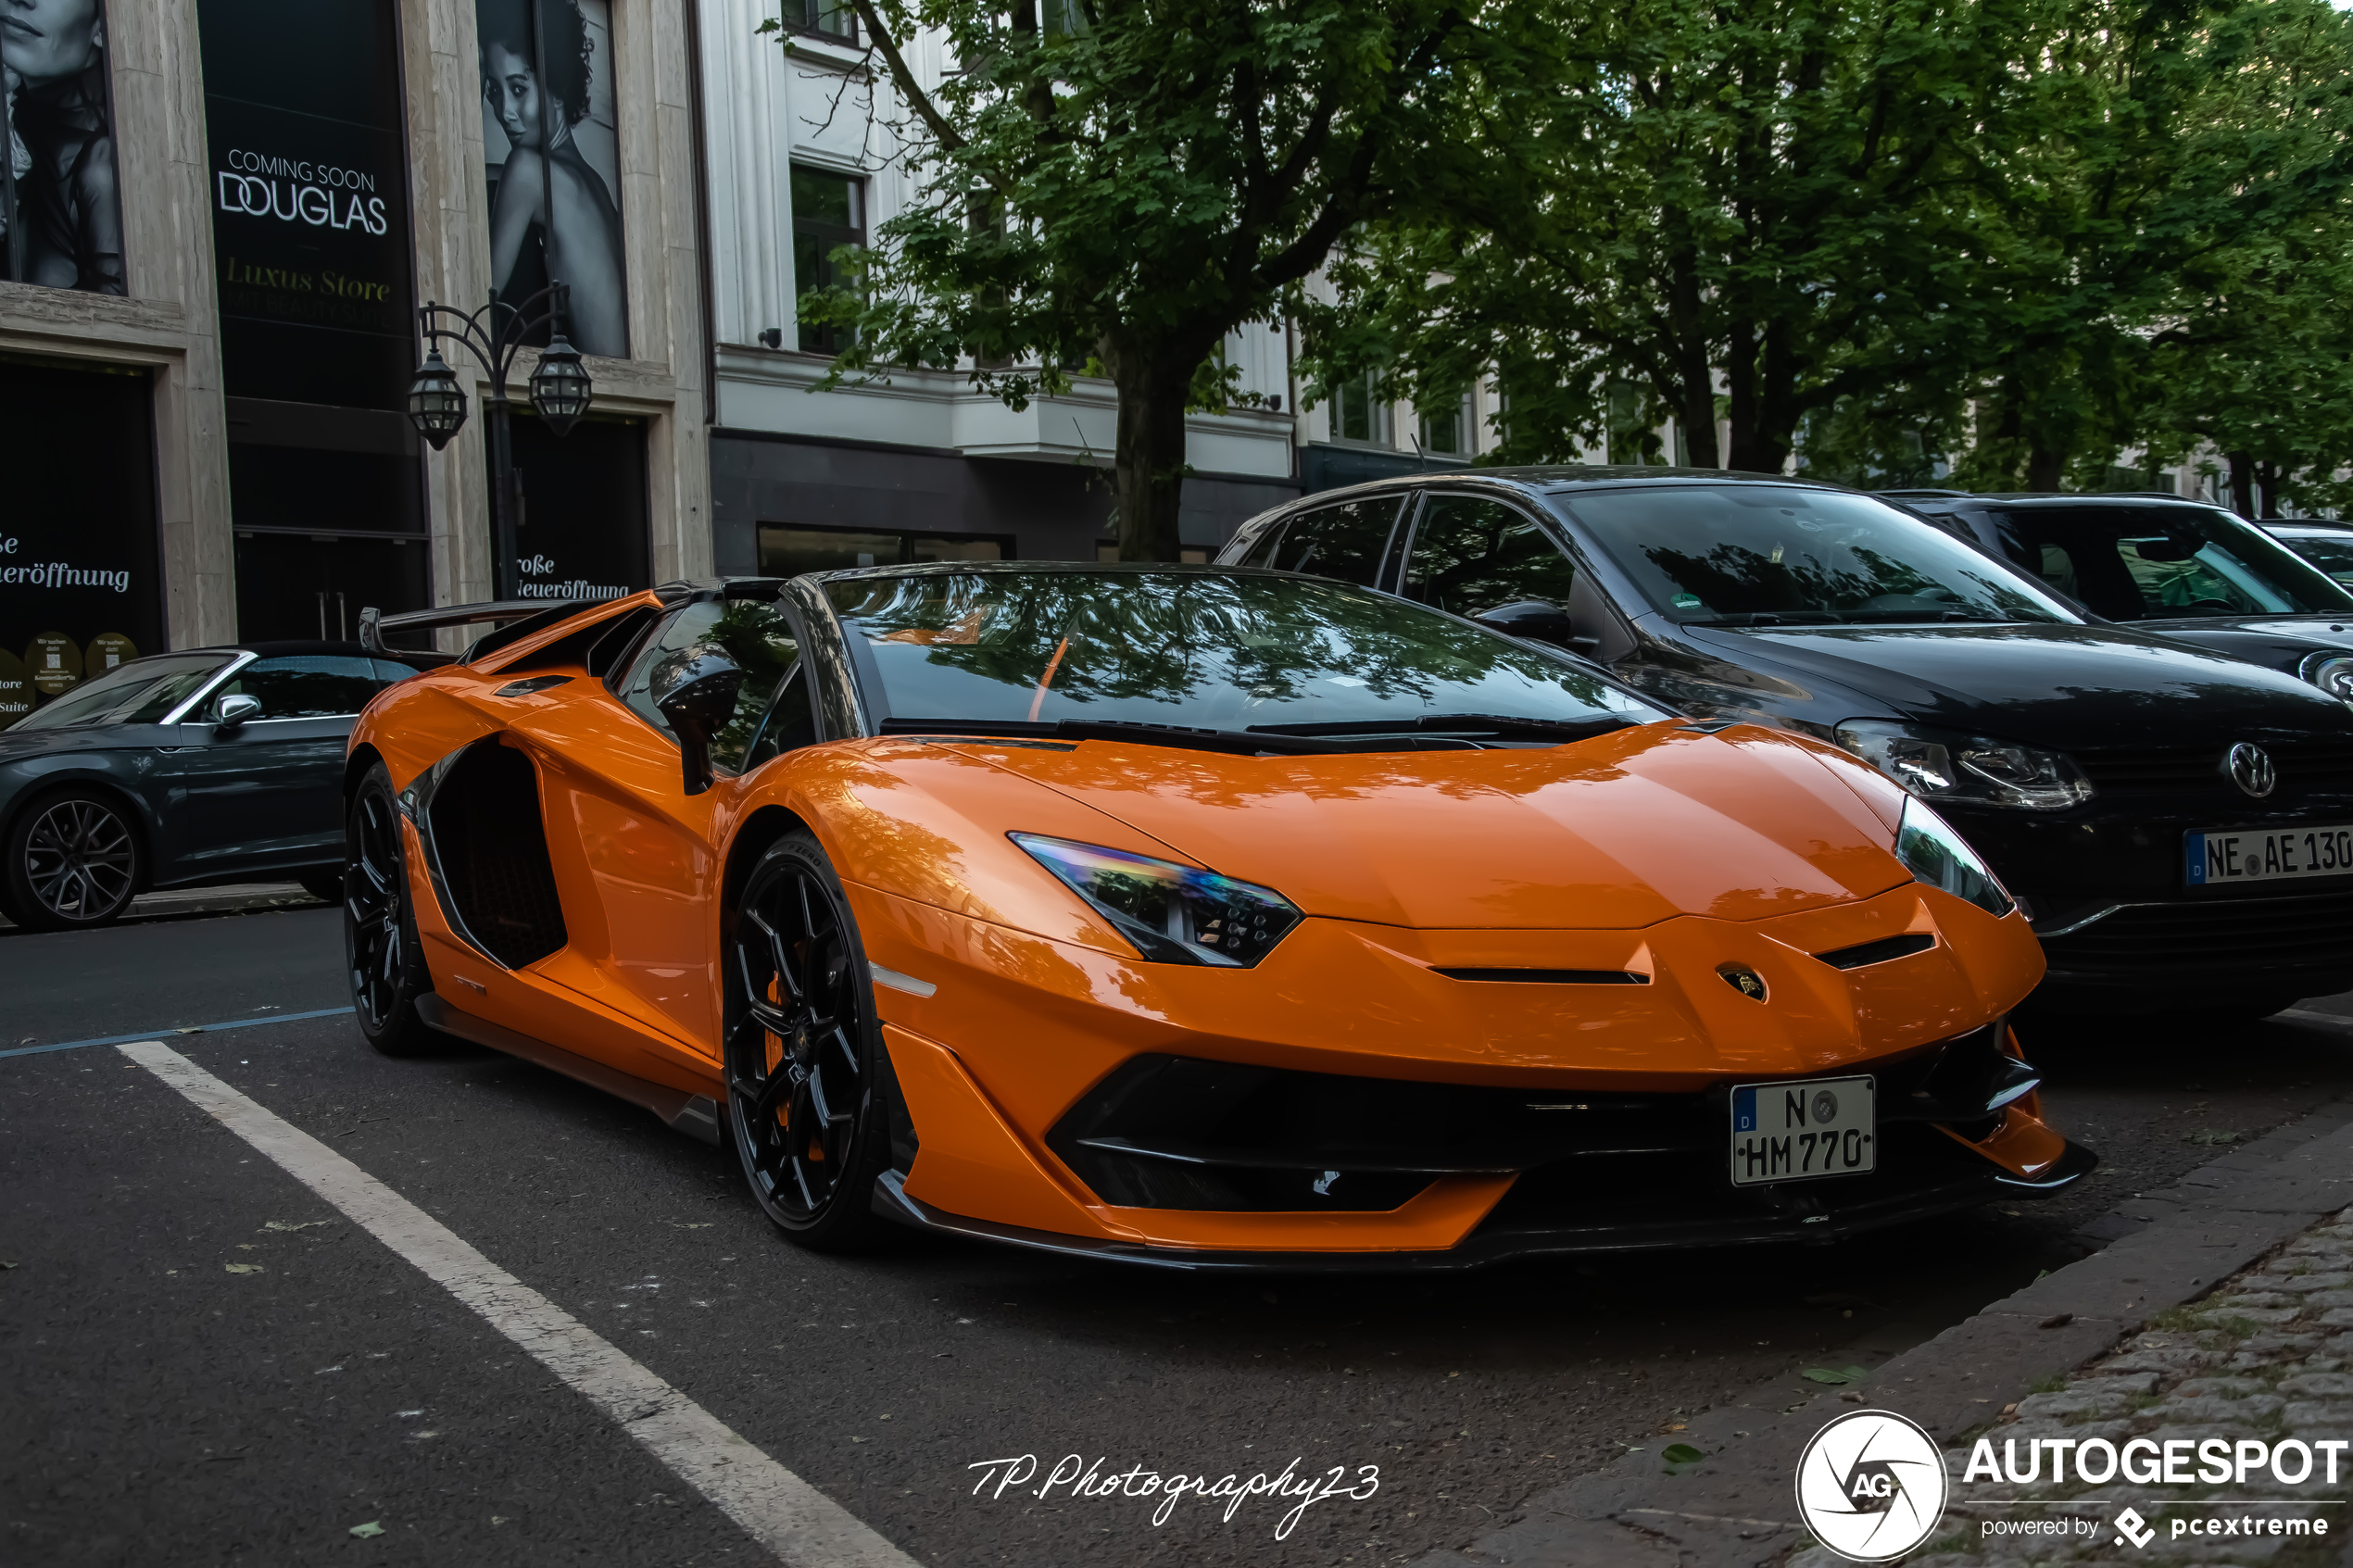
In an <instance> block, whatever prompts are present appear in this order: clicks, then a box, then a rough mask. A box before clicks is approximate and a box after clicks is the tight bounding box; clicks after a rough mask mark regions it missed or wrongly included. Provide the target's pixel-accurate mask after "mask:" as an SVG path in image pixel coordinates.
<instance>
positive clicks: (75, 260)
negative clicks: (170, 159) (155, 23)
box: [0, 0, 129, 294]
mask: <svg viewBox="0 0 2353 1568" xmlns="http://www.w3.org/2000/svg"><path fill="white" fill-rule="evenodd" d="M0 87H5V89H6V106H7V128H8V147H7V170H6V171H7V178H6V180H5V181H0V230H4V231H5V233H0V276H5V277H6V278H8V279H9V280H11V281H13V282H20V283H41V284H44V285H46V286H48V287H50V288H59V289H82V290H85V291H87V292H89V293H92V294H126V293H128V292H129V287H128V284H127V283H126V282H125V279H124V275H123V263H122V205H121V202H120V199H119V197H118V194H117V184H116V175H115V145H114V117H113V115H112V114H111V113H110V112H109V106H110V99H109V96H108V84H107V16H106V10H105V8H104V6H101V4H100V3H99V0H0Z"/></svg>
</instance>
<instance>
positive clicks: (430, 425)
mask: <svg viewBox="0 0 2353 1568" xmlns="http://www.w3.org/2000/svg"><path fill="white" fill-rule="evenodd" d="M465 422H466V389H465V388H464V387H462V386H459V384H458V372H457V371H455V370H451V369H450V368H449V365H448V362H447V361H446V360H445V359H443V358H442V357H441V350H440V349H439V348H437V347H436V348H428V349H426V350H425V362H424V364H423V366H422V368H420V369H419V370H418V371H417V379H416V380H415V381H412V382H410V383H409V423H410V424H413V425H415V426H416V427H417V433H418V434H419V435H422V436H423V437H424V438H425V439H426V440H427V441H429V442H431V443H432V444H433V449H434V451H436V452H438V451H440V450H441V449H442V448H443V447H444V446H447V445H449V438H450V437H451V436H453V435H455V434H457V433H458V432H459V429H460V428H461V427H462V426H463V425H464V424H465Z"/></svg>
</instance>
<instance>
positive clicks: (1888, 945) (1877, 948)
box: [1814, 931, 1936, 969]
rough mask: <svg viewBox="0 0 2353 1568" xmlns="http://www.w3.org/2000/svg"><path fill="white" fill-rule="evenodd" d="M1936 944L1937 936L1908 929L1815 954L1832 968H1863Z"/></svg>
mask: <svg viewBox="0 0 2353 1568" xmlns="http://www.w3.org/2000/svg"><path fill="white" fill-rule="evenodd" d="M1935 946H1936V938H1935V937H1933V936H1931V935H1928V934H1927V933H1925V932H1919V931H1907V932H1906V933H1905V934H1904V935H1901V936H1885V937H1881V939H1880V940H1879V941H1877V942H1865V943H1862V944H1860V945H1859V946H1856V947H1837V948H1833V949H1831V951H1830V952H1827V953H1817V954H1815V955H1814V956H1815V957H1816V958H1818V959H1819V960H1822V961H1823V962H1824V963H1826V964H1828V965H1830V966H1831V968H1832V969H1861V968H1862V967H1863V966H1864V965H1865V964H1874V963H1886V962H1888V961H1890V960H1894V959H1908V958H1910V957H1911V956H1912V955H1913V954H1914V953H1925V952H1927V951H1928V950H1929V949H1930V948H1931V947H1935Z"/></svg>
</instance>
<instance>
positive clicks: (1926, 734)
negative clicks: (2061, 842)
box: [1835, 660, 2353, 811]
mask: <svg viewBox="0 0 2353 1568" xmlns="http://www.w3.org/2000/svg"><path fill="white" fill-rule="evenodd" d="M2347 662H2349V663H2353V660H2348V661H2347ZM1835 734H1836V735H1837V738H1838V744H1839V745H1841V746H1844V747H1845V748H1846V749H1847V750H1849V751H1851V752H1853V753H1854V754H1855V755H1856V756H1857V757H1859V758H1861V759H1863V760H1864V761H1866V762H1869V764H1870V765H1871V766H1872V767H1874V768H1877V769H1878V770H1879V771H1881V772H1882V773H1885V774H1886V775H1887V776H1888V777H1889V778H1891V779H1894V781H1895V782H1896V783H1897V784H1902V785H1903V786H1904V787H1905V789H1906V790H1908V791H1909V792H1910V793H1912V794H1914V795H1918V796H1922V797H1926V798H1928V799H1931V800H1956V801H1960V802H1963V803H1965V804H1967V805H1970V806H2007V807H2009V808H2011V809H2014V810H2020V811H2064V810H2066V809H2068V808H2069V807H2070V806H2075V805H2080V804H2081V803H2082V802H2083V801H2086V800H2089V799H2091V798H2092V781H2091V780H2090V779H2087V778H2085V777H2084V776H2083V770H2082V769H2081V768H2079V767H2077V766H2076V765H2075V759H2073V758H2072V757H2069V756H2067V755H2065V754H2064V753H2062V752H2057V751H2044V750H2042V749H2040V748H2038V747H2035V746H2019V745H2017V744H2015V743H2013V742H2010V741H2006V740H1989V739H1987V738H1986V737H1985V736H1983V735H1965V734H1956V733H1954V732H1953V731H1950V730H1931V729H1929V728H1927V727H1925V726H1923V725H1919V724H1898V723H1894V722H1892V721H1884V720H1878V719H1856V720H1852V721H1849V722H1847V723H1843V724H1841V725H1840V726H1839V727H1838V729H1837V730H1836V732H1835Z"/></svg>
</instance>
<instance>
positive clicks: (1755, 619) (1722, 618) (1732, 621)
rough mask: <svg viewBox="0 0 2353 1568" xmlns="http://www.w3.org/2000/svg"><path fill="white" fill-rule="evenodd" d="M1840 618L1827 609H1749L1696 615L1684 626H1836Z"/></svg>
mask: <svg viewBox="0 0 2353 1568" xmlns="http://www.w3.org/2000/svg"><path fill="white" fill-rule="evenodd" d="M1840 623H1841V618H1840V616H1839V615H1838V612H1837V611H1835V610H1828V609H1751V610H1743V611H1741V612H1740V613H1739V614H1737V615H1697V616H1693V617H1692V618H1691V619H1690V620H1688V621H1684V622H1683V624H1684V625H1686V626H1836V625H1838V624H1840Z"/></svg>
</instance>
